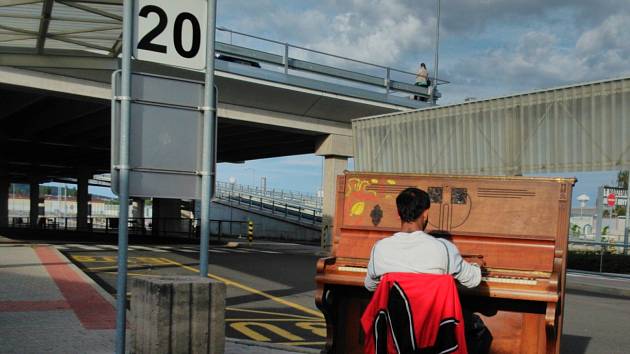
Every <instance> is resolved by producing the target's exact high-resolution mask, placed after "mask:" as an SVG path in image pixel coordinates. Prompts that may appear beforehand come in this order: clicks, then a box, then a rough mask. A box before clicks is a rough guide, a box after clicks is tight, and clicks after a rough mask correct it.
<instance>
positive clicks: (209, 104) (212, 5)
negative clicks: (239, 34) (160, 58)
mask: <svg viewBox="0 0 630 354" xmlns="http://www.w3.org/2000/svg"><path fill="white" fill-rule="evenodd" d="M207 7H208V12H207V21H208V23H207V37H206V43H207V44H206V80H205V92H204V107H203V151H202V155H201V159H202V168H201V169H202V171H201V230H200V237H199V275H200V276H201V277H204V278H205V277H207V276H208V243H209V241H210V197H211V195H210V194H211V189H212V185H211V184H212V181H213V180H214V179H213V178H212V176H211V174H212V173H213V172H214V166H213V163H214V151H213V150H214V145H215V144H214V142H213V141H212V140H213V139H212V138H213V136H214V132H215V130H216V128H215V119H214V117H215V112H216V107H215V104H214V33H215V22H216V9H217V2H216V0H208V6H207Z"/></svg>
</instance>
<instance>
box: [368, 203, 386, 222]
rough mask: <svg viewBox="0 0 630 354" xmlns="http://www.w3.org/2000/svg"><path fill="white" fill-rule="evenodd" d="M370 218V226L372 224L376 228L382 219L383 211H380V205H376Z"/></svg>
mask: <svg viewBox="0 0 630 354" xmlns="http://www.w3.org/2000/svg"><path fill="white" fill-rule="evenodd" d="M370 217H371V218H372V224H374V226H378V224H380V223H381V219H382V218H383V209H381V206H380V205H378V204H376V205H375V206H374V209H372V211H371V212H370Z"/></svg>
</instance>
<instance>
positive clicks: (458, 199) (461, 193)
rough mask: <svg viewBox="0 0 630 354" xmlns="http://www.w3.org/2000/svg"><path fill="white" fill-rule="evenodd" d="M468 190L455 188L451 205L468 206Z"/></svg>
mask: <svg viewBox="0 0 630 354" xmlns="http://www.w3.org/2000/svg"><path fill="white" fill-rule="evenodd" d="M466 199H468V190H467V189H466V188H453V191H452V192H451V204H466Z"/></svg>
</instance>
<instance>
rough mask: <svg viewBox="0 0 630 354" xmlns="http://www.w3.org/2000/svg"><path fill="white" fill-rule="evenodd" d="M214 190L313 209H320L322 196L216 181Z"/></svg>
mask: <svg viewBox="0 0 630 354" xmlns="http://www.w3.org/2000/svg"><path fill="white" fill-rule="evenodd" d="M216 191H217V192H221V193H222V194H225V193H231V194H236V193H240V194H241V195H246V196H252V197H254V198H260V197H263V198H266V199H272V200H275V201H277V202H278V203H289V204H295V205H301V206H304V207H310V208H314V209H321V207H322V197H318V196H317V195H315V194H312V193H304V192H297V191H290V190H283V189H279V190H276V189H262V188H258V187H253V186H249V185H242V184H236V183H234V184H231V183H228V182H221V181H217V183H216Z"/></svg>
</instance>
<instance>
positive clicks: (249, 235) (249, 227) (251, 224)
mask: <svg viewBox="0 0 630 354" xmlns="http://www.w3.org/2000/svg"><path fill="white" fill-rule="evenodd" d="M253 240H254V222H253V221H251V220H250V221H248V222H247V242H249V243H250V244H251V243H252V241H253Z"/></svg>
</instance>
